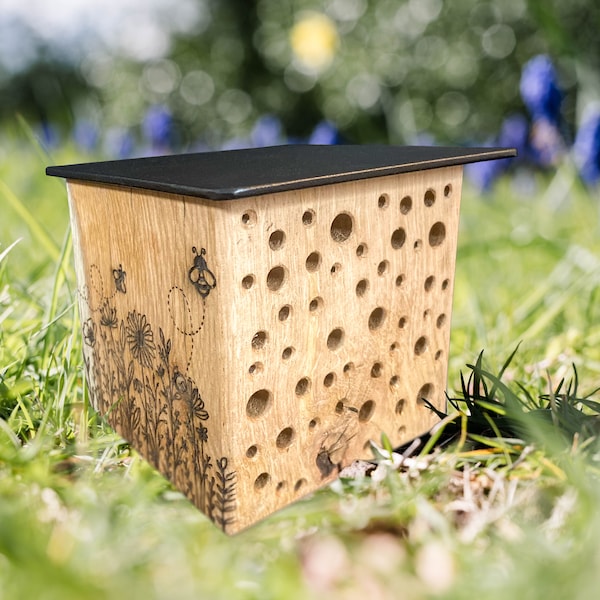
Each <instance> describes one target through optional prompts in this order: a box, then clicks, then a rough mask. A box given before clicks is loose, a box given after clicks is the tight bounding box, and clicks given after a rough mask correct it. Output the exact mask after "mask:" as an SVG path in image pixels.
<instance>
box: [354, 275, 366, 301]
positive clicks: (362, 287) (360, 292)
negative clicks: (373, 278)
mask: <svg viewBox="0 0 600 600" xmlns="http://www.w3.org/2000/svg"><path fill="white" fill-rule="evenodd" d="M368 289H369V281H368V280H367V279H361V280H360V281H359V282H358V283H357V284H356V295H357V296H358V297H359V298H362V297H363V296H364V295H365V294H366V292H367V290H368Z"/></svg>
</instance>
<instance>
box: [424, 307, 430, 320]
mask: <svg viewBox="0 0 600 600" xmlns="http://www.w3.org/2000/svg"><path fill="white" fill-rule="evenodd" d="M430 316H431V311H430V310H429V309H428V308H427V309H425V310H424V311H423V320H424V321H426V320H427V319H429V317H430Z"/></svg>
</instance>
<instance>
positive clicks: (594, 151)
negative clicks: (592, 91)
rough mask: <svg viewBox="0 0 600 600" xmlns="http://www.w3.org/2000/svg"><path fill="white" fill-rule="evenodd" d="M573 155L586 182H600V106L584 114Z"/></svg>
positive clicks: (591, 183)
mask: <svg viewBox="0 0 600 600" xmlns="http://www.w3.org/2000/svg"><path fill="white" fill-rule="evenodd" d="M573 156H574V159H575V163H576V165H577V168H578V169H579V173H580V174H581V178H582V179H583V180H584V181H585V182H586V183H588V184H590V185H593V184H596V183H598V182H600V108H598V107H596V108H593V109H591V110H589V111H588V114H587V115H585V116H584V118H583V121H582V123H581V126H580V127H579V130H578V131H577V135H576V136H575V142H574V144H573Z"/></svg>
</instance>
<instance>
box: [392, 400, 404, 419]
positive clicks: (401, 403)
mask: <svg viewBox="0 0 600 600" xmlns="http://www.w3.org/2000/svg"><path fill="white" fill-rule="evenodd" d="M405 404H406V400H405V399H404V398H401V399H400V400H398V402H396V407H395V409H394V410H395V412H396V414H397V415H401V414H402V413H403V412H404V406H405Z"/></svg>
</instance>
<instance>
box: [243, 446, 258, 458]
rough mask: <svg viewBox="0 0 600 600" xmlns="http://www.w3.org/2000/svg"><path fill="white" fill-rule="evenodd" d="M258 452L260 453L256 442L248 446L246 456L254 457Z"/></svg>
mask: <svg viewBox="0 0 600 600" xmlns="http://www.w3.org/2000/svg"><path fill="white" fill-rule="evenodd" d="M257 454H258V446H256V445H255V444H253V445H252V446H250V447H249V448H248V450H246V456H247V457H248V458H254V457H255V456H256V455H257Z"/></svg>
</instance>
